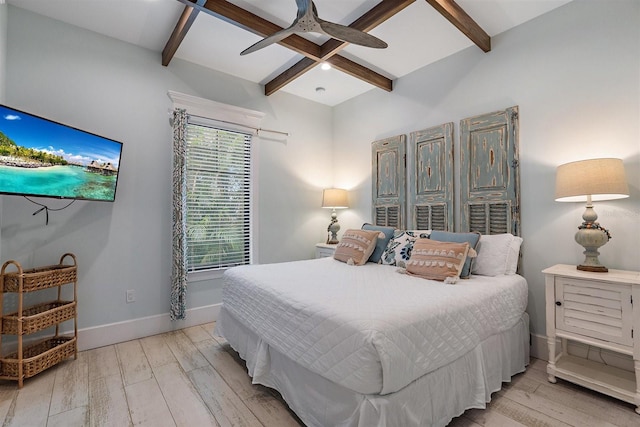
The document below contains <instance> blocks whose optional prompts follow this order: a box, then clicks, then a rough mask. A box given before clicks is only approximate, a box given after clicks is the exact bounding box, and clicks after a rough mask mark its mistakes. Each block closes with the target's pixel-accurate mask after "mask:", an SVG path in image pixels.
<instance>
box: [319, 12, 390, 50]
mask: <svg viewBox="0 0 640 427" xmlns="http://www.w3.org/2000/svg"><path fill="white" fill-rule="evenodd" d="M318 23H319V24H320V27H321V28H322V30H323V32H324V33H325V34H326V35H328V36H329V37H333V38H334V39H338V40H342V41H343V42H347V43H352V44H357V45H360V46H365V47H372V48H376V49H384V48H386V47H387V46H388V45H387V43H385V42H384V41H382V40H380V39H379V38H377V37H375V36H372V35H371V34H368V33H365V32H364V31H360V30H356V29H353V28H351V27H347V26H344V25H340V24H335V23H333V22H329V21H323V20H322V19H318Z"/></svg>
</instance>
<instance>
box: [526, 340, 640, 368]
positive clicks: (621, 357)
mask: <svg viewBox="0 0 640 427" xmlns="http://www.w3.org/2000/svg"><path fill="white" fill-rule="evenodd" d="M556 350H557V352H558V353H559V352H560V350H561V346H560V340H559V339H558V340H557V344H556ZM567 351H568V352H569V354H571V355H574V356H578V357H582V358H586V359H589V360H593V361H595V362H600V363H604V364H607V365H610V366H615V367H616V368H620V369H624V370H627V371H631V372H633V358H632V357H631V356H627V355H626V354H621V353H616V352H615V351H610V350H605V349H601V348H599V347H596V346H592V345H587V344H583V343H580V342H576V341H569V345H568V347H567ZM531 357H535V358H536V359H542V360H547V361H548V360H549V346H548V344H547V337H546V336H544V335H536V334H531Z"/></svg>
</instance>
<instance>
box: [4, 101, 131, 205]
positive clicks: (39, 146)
mask: <svg viewBox="0 0 640 427" xmlns="http://www.w3.org/2000/svg"><path fill="white" fill-rule="evenodd" d="M121 154H122V143H121V142H118V141H114V140H111V139H108V138H104V137H102V136H98V135H95V134H93V133H89V132H85V131H82V130H80V129H76V128H73V127H71V126H66V125H63V124H61V123H57V122H54V121H52V120H48V119H45V118H43V117H38V116H36V115H33V114H29V113H26V112H24V111H20V110H16V109H14V108H10V107H7V106H4V105H0V193H2V194H13V195H21V196H39V197H55V198H59V199H81V200H99V201H109V202H113V201H114V200H115V197H116V186H117V183H118V171H119V169H120V156H121Z"/></svg>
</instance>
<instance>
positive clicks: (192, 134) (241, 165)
mask: <svg viewBox="0 0 640 427" xmlns="http://www.w3.org/2000/svg"><path fill="white" fill-rule="evenodd" d="M186 151H187V160H186V166H187V253H188V258H187V259H188V270H189V271H190V272H197V271H203V270H218V269H223V268H227V267H232V266H235V265H242V264H249V263H250V262H251V259H250V258H251V236H250V234H251V134H248V133H243V132H238V131H235V130H227V129H220V128H217V127H215V126H208V125H203V124H201V123H199V122H198V123H193V122H192V121H191V120H190V121H189V123H188V125H187V148H186Z"/></svg>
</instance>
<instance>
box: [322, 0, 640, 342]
mask: <svg viewBox="0 0 640 427" xmlns="http://www.w3.org/2000/svg"><path fill="white" fill-rule="evenodd" d="M492 44H493V48H492V51H491V52H490V53H487V54H484V53H482V52H481V51H480V49H478V48H475V47H472V48H469V49H466V50H464V51H462V52H460V53H458V54H456V55H453V56H451V57H448V58H446V59H444V60H442V61H440V62H438V63H436V64H433V65H431V66H428V67H426V68H423V69H421V70H418V71H416V72H414V73H412V74H411V75H409V76H406V77H404V78H401V79H398V80H397V81H396V82H395V87H394V90H393V92H391V93H385V92H383V91H380V90H372V91H370V92H368V93H366V94H364V95H361V96H360V97H358V98H355V99H353V100H350V101H348V102H345V103H343V104H341V105H339V106H337V107H335V108H334V153H335V154H334V168H335V171H336V176H335V181H336V184H337V185H340V186H344V187H346V188H352V189H354V191H352V192H351V195H352V204H354V205H355V207H354V208H353V209H349V210H348V211H346V212H345V213H344V214H342V215H341V222H342V224H343V227H345V226H347V227H357V226H359V225H360V224H361V223H362V221H364V220H370V219H371V212H370V211H371V201H370V197H371V172H370V168H371V166H370V149H371V142H372V141H375V140H377V139H381V138H385V137H389V136H394V135H398V134H408V133H410V132H411V131H414V130H420V129H424V128H427V127H430V126H434V125H438V124H441V123H445V122H449V121H453V122H454V123H455V132H456V133H458V131H459V122H460V120H461V119H463V118H465V117H469V116H473V115H477V114H482V113H487V112H491V111H495V110H500V109H504V108H506V107H510V106H513V105H518V106H519V107H520V125H521V128H520V160H521V170H520V172H521V198H522V200H521V202H522V235H523V237H524V242H525V243H524V247H523V256H524V258H523V274H524V276H525V277H526V278H527V280H528V283H529V308H528V312H529V314H530V315H531V326H532V331H533V332H534V333H537V334H542V335H544V334H545V329H544V328H545V317H544V278H543V275H542V274H541V273H540V271H541V270H542V269H544V268H545V267H547V266H550V265H553V264H556V263H566V264H577V263H579V262H581V261H582V260H583V258H584V257H583V256H582V254H581V252H582V250H583V249H582V248H581V247H580V246H578V245H577V244H576V243H575V242H574V240H573V235H574V233H575V231H576V228H577V226H578V225H579V223H580V222H581V221H582V220H581V215H582V212H583V210H584V206H583V205H581V204H573V203H556V202H554V201H553V195H554V185H555V184H554V179H555V176H554V175H555V168H556V166H558V165H560V164H562V163H566V162H569V161H573V160H580V159H586V158H594V157H619V158H622V159H623V160H624V164H625V168H626V173H627V179H628V181H629V186H630V191H631V197H630V198H628V199H625V200H620V201H611V202H601V203H597V205H596V211H597V212H598V214H599V216H600V217H599V221H600V222H601V224H602V225H603V226H605V227H607V228H609V229H610V230H611V233H612V235H613V239H612V240H611V241H610V242H609V243H608V244H607V245H605V246H604V247H603V248H601V256H600V260H601V262H602V263H603V264H605V265H607V266H609V267H610V268H617V269H635V270H638V269H640V251H638V243H639V242H640V240H639V237H640V81H639V78H640V77H639V75H640V2H638V1H636V0H627V1H621V0H615V1H610V0H600V1H595V0H576V1H574V2H572V3H569V4H567V5H566V6H563V7H561V8H559V9H557V10H555V11H552V12H551V13H549V14H546V15H543V16H541V17H539V18H537V19H535V20H532V21H530V22H528V23H525V24H523V25H521V26H519V27H517V28H515V29H512V30H510V31H508V32H505V33H503V34H501V35H498V36H497V37H494V38H493V41H492ZM420 48H421V49H429V44H428V43H425V44H424V45H422V46H421V47H420ZM456 139H457V135H456Z"/></svg>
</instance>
